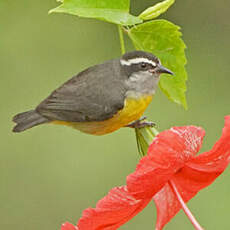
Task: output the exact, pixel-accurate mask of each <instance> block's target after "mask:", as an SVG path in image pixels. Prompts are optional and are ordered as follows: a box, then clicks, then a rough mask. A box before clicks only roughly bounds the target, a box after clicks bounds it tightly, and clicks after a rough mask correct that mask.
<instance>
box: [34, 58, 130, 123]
mask: <svg viewBox="0 0 230 230" xmlns="http://www.w3.org/2000/svg"><path fill="white" fill-rule="evenodd" d="M125 93H126V88H125V75H124V74H123V73H122V71H121V67H120V62H119V61H118V60H112V61H109V62H107V63H104V64H100V65H96V66H93V67H90V68H88V69H87V70H85V71H83V72H81V73H79V74H78V75H76V76H75V77H73V78H71V79H70V80H69V81H67V82H66V83H64V84H63V85H62V86H61V87H60V88H58V89H56V90H55V91H54V92H53V93H52V94H51V95H50V96H49V97H48V98H46V99H45V100H44V101H43V102H41V104H40V105H38V107H37V108H36V111H37V112H39V113H40V114H42V115H43V116H45V117H46V118H48V119H51V120H62V121H72V122H81V121H101V120H105V119H109V118H111V117H112V116H113V115H114V114H116V113H117V112H118V111H119V110H120V109H122V108H123V107H124V100H125Z"/></svg>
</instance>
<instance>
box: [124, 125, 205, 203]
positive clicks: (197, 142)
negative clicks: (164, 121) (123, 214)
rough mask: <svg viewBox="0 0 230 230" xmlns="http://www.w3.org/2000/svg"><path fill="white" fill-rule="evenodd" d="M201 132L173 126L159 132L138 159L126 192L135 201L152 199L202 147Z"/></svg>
mask: <svg viewBox="0 0 230 230" xmlns="http://www.w3.org/2000/svg"><path fill="white" fill-rule="evenodd" d="M203 136H204V131H203V129H201V128H199V127H195V126H186V127H174V128H172V129H170V130H166V131H164V132H162V133H160V134H159V135H158V136H157V137H156V138H155V139H154V140H153V142H152V144H151V145H150V147H149V150H148V155H147V156H146V157H144V158H142V159H141V160H140V162H139V164H138V166H137V168H136V171H135V172H134V173H132V174H130V175H129V176H128V177H127V186H128V190H129V191H130V193H131V194H132V195H133V196H134V197H135V198H137V199H143V198H147V197H152V196H153V195H154V194H155V193H156V192H158V191H159V190H160V189H161V188H162V187H163V186H164V185H165V183H166V182H167V181H168V180H169V179H170V178H171V177H172V176H173V175H174V174H175V173H176V172H177V171H178V170H179V169H180V168H182V167H183V166H184V164H185V163H186V162H187V161H188V160H190V159H191V158H193V157H194V155H195V154H196V153H197V152H198V151H199V149H200V147H201V145H202V139H203Z"/></svg>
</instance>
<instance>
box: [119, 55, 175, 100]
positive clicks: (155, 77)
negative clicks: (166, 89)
mask: <svg viewBox="0 0 230 230" xmlns="http://www.w3.org/2000/svg"><path fill="white" fill-rule="evenodd" d="M120 64H121V68H122V70H123V71H124V73H125V75H126V76H127V77H128V78H127V81H126V83H127V86H128V89H129V93H128V94H132V95H136V96H139V95H140V94H153V93H155V90H156V87H157V83H158V81H159V77H160V74H161V73H167V74H171V75H173V73H172V72H171V71H170V70H169V69H167V68H165V67H164V66H162V65H161V62H160V60H159V59H158V58H157V57H156V56H154V55H153V54H151V53H147V52H144V51H133V52H129V53H126V54H124V55H123V56H122V57H121V59H120Z"/></svg>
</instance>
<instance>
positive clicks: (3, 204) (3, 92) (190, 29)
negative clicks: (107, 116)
mask: <svg viewBox="0 0 230 230" xmlns="http://www.w3.org/2000/svg"><path fill="white" fill-rule="evenodd" d="M155 2H156V1H150V0H143V1H140V0H139V1H138V0H135V1H134V0H133V1H132V3H131V4H132V12H133V13H134V14H138V13H140V12H141V11H142V10H144V9H145V8H146V7H147V6H150V5H152V4H153V3H155ZM56 5H57V4H56V2H55V1H54V0H46V1H31V0H20V1H8V0H0V73H1V76H0V105H1V106H0V111H1V112H0V117H1V125H0V127H1V128H0V229H7V230H15V229H17V230H41V229H43V230H48V229H49V230H57V229H60V226H61V223H63V222H65V221H70V222H73V223H76V222H77V220H78V219H79V218H80V216H81V212H82V211H83V210H84V209H85V208H87V207H89V206H92V207H94V206H95V204H96V201H98V200H99V199H100V198H102V197H103V196H104V195H105V194H106V193H107V192H108V190H109V189H110V188H112V187H114V186H118V185H122V184H124V183H125V177H126V175H128V174H129V173H131V172H133V170H134V168H135V166H136V163H137V162H138V159H139V157H138V154H137V148H136V143H135V136H134V132H133V131H132V130H131V129H121V130H119V131H117V132H115V133H112V134H110V135H107V136H101V137H95V136H90V135H86V134H82V133H80V132H78V131H75V130H73V129H71V128H67V127H64V126H54V125H44V126H39V127H37V128H33V129H31V130H28V131H27V132H24V133H21V134H13V133H12V132H11V129H12V126H13V123H12V122H11V118H12V116H13V115H15V114H16V113H18V112H23V111H26V110H29V109H31V108H33V107H34V106H36V105H37V104H38V103H39V102H40V101H41V100H43V99H44V98H45V97H46V96H48V94H49V93H50V91H52V90H53V89H55V88H56V87H58V86H59V85H60V84H61V83H63V82H64V81H66V80H67V79H68V78H70V77H71V76H72V75H74V74H75V73H77V72H79V71H80V70H82V69H84V68H86V67H88V66H90V65H93V64H96V63H101V62H103V61H104V60H107V59H111V58H116V57H118V56H120V47H119V40H118V34H117V28H116V26H114V25H111V24H108V23H104V22H101V21H96V20H88V19H80V18H77V17H74V16H69V15H63V14H52V15H48V14H47V12H48V10H49V9H51V8H53V7H55V6H56ZM229 8H230V1H226V0H219V1H214V0H213V1H210V0H203V1H197V0H187V1H179V0H178V1H176V4H175V5H174V6H173V7H172V8H171V9H170V10H169V11H168V12H167V13H166V14H164V15H163V16H162V17H163V18H166V19H169V20H171V21H173V22H174V23H176V24H178V25H180V26H181V27H182V32H183V35H184V36H183V38H184V40H185V42H186V44H187V47H188V49H187V51H186V52H187V57H188V64H187V70H188V74H189V81H188V92H187V98H188V105H189V110H188V111H184V110H183V109H182V107H179V106H177V105H176V104H173V103H172V102H170V101H168V99H167V98H166V97H165V96H164V95H163V94H162V92H160V91H159V90H158V92H157V95H156V97H155V99H154V101H153V102H152V104H151V106H150V107H149V108H148V111H147V112H146V115H147V116H148V117H149V119H151V120H153V121H155V122H156V123H157V125H158V127H159V129H160V130H164V129H167V128H169V127H171V126H175V125H177V126H178V125H179V126H180V125H187V124H194V125H200V126H203V127H204V128H205V129H206V133H207V135H206V138H205V142H204V146H203V148H202V150H208V149H210V148H211V147H212V145H213V143H214V142H215V141H216V140H217V138H218V137H219V136H220V134H221V129H222V127H223V119H224V116H225V115H227V114H230V108H229V104H230V76H229V51H230V46H229V40H230V22H229ZM127 48H128V49H129V50H131V49H133V48H132V46H131V44H130V43H129V42H128V44H127ZM189 207H190V208H191V210H192V211H193V212H194V214H195V216H196V217H197V218H198V220H199V221H200V223H201V224H202V225H203V226H204V227H205V229H209V230H211V229H230V223H229V216H230V171H229V169H227V170H226V172H225V173H224V174H223V175H221V176H220V178H218V180H217V181H216V182H215V183H214V184H213V185H212V186H210V187H209V188H207V189H205V190H203V191H202V192H200V193H199V194H198V195H197V196H196V197H195V198H194V199H193V200H191V201H190V202H189ZM155 220H156V212H155V207H154V205H153V203H151V204H150V205H149V206H148V207H147V208H146V209H145V210H144V211H143V212H142V213H140V214H139V215H138V216H137V217H135V218H134V219H133V220H132V221H130V222H129V223H127V224H126V225H124V226H123V227H122V228H121V229H132V230H137V229H154V223H155ZM165 229H193V227H192V226H191V224H190V223H189V221H188V220H187V218H186V217H185V215H184V214H183V213H182V212H180V214H178V215H177V216H176V218H174V219H173V220H172V221H171V222H170V223H169V224H168V225H167V226H166V227H165Z"/></svg>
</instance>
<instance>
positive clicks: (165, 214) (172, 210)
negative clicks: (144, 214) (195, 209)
mask: <svg viewBox="0 0 230 230" xmlns="http://www.w3.org/2000/svg"><path fill="white" fill-rule="evenodd" d="M153 200H154V202H155V204H156V208H157V223H156V228H155V230H161V229H163V227H164V225H165V224H167V223H168V222H169V221H170V220H171V219H172V218H173V217H174V216H175V215H176V213H177V212H178V211H179V210H180V208H181V206H180V203H179V201H178V200H177V198H176V196H175V194H174V193H173V191H172V190H171V188H170V186H169V184H168V183H167V184H166V185H165V186H164V187H163V188H162V189H161V190H160V191H159V192H158V193H157V194H156V195H155V196H154V197H153Z"/></svg>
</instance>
